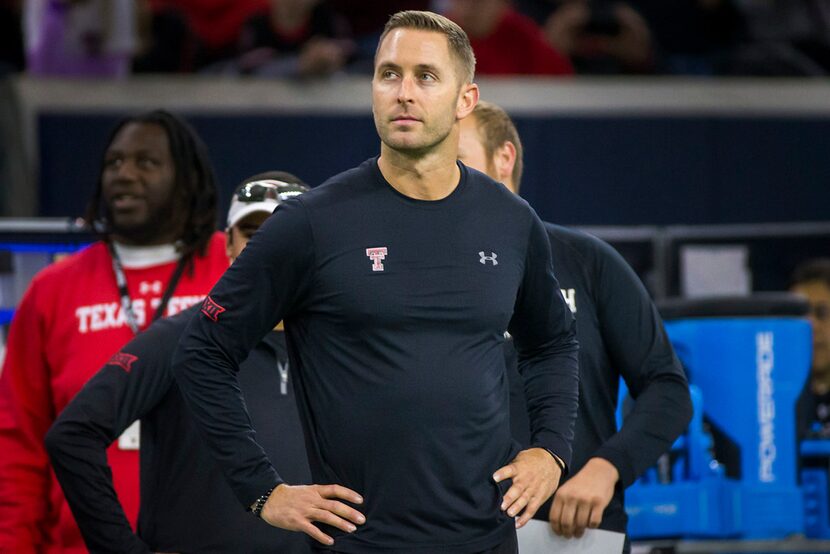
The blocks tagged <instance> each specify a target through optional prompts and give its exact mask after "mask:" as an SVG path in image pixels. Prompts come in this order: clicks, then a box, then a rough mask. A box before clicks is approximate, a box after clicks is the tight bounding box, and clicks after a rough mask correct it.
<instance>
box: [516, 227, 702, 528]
mask: <svg viewBox="0 0 830 554" xmlns="http://www.w3.org/2000/svg"><path fill="white" fill-rule="evenodd" d="M545 227H546V229H547V233H548V238H549V239H550V244H551V249H552V253H553V263H554V267H556V277H557V279H558V281H559V285H560V286H561V287H562V295H563V297H564V298H565V299H566V301H567V302H568V304H569V307H570V308H571V310H572V311H573V313H574V316H575V317H576V334H577V338H578V339H579V345H580V348H579V373H580V375H579V413H578V417H577V421H576V434H575V437H574V443H573V444H574V454H573V461H572V466H571V471H570V474H569V477H570V476H573V475H574V474H575V473H576V472H578V471H579V470H580V469H581V468H582V466H584V465H585V463H586V462H587V461H588V459H590V458H593V457H599V458H603V459H605V460H608V461H609V462H611V463H612V464H613V465H614V467H616V468H617V471H618V472H619V474H620V481H619V484H618V486H617V488H616V491H615V493H614V497H613V499H612V500H611V503H610V504H609V505H608V507H607V508H606V510H605V513H604V514H603V519H602V524H601V526H600V527H601V528H603V529H608V530H613V531H619V532H625V530H626V524H627V518H626V515H625V510H624V507H623V497H624V495H623V489H624V488H625V487H628V486H629V485H631V484H632V483H633V482H634V480H635V479H636V478H637V477H638V476H639V475H641V474H642V473H643V472H644V471H645V470H646V469H647V468H648V467H649V466H651V465H652V464H654V463H655V461H656V460H657V458H658V457H659V456H660V455H661V454H663V453H664V452H666V451H668V449H669V448H670V447H671V445H672V443H673V442H674V441H675V439H677V437H678V436H680V434H681V433H682V432H683V431H684V430H685V429H686V426H687V425H688V423H689V421H690V419H691V416H692V405H691V399H690V397H689V385H688V382H687V381H686V376H685V374H684V372H683V368H682V366H681V365H680V362H679V361H678V359H677V357H676V356H675V354H674V350H673V349H672V346H671V343H670V342H669V339H668V337H667V336H666V332H665V330H664V328H663V322H662V320H661V318H660V315H659V314H658V313H657V310H656V308H655V307H654V304H653V303H652V301H651V298H650V297H649V295H648V292H647V291H646V290H645V288H644V287H643V285H642V283H641V282H640V280H639V279H638V278H637V275H636V274H635V273H634V271H632V269H631V268H630V267H629V266H628V264H627V263H626V262H625V260H623V258H622V256H620V255H619V254H618V253H617V251H616V250H614V249H613V248H612V247H611V246H609V245H608V244H606V243H605V242H603V241H601V240H599V239H597V238H595V237H592V236H590V235H588V234H585V233H581V232H579V231H574V230H570V229H566V228H564V227H560V226H558V225H552V224H548V223H546V224H545ZM506 352H507V356H508V359H510V358H511V357H512V353H511V348H510V347H509V345H508V348H507V350H506ZM508 366H509V367H508V375H509V376H510V377H511V425H512V427H513V432H514V436H515V437H516V438H517V439H518V441H519V442H520V443H521V444H527V442H528V441H529V426H528V421H527V408H526V406H525V400H524V390H523V384H522V382H521V379H520V378H519V376H518V375H517V374H516V371H515V370H511V369H510V366H511V364H510V363H509V362H508ZM513 367H515V366H513ZM620 377H622V378H623V379H624V380H625V383H626V386H627V387H628V390H629V391H630V393H631V395H632V397H633V398H634V399H635V403H634V407H633V409H632V411H631V412H630V413H629V414H627V416H626V419H625V421H624V423H623V426H622V428H621V429H620V430H619V431H618V430H617V425H616V419H615V414H616V408H617V396H618V393H619V382H620ZM548 511H549V505H546V506H543V507H542V508H541V509H540V510H539V511H538V512H537V514H536V517H537V518H540V519H547V517H548Z"/></svg>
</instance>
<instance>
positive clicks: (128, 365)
mask: <svg viewBox="0 0 830 554" xmlns="http://www.w3.org/2000/svg"><path fill="white" fill-rule="evenodd" d="M137 359H138V356H133V355H132V354H127V353H126V352H117V353H115V354H114V355H113V356H112V358H110V360H109V361H108V362H107V365H114V366H118V367H120V368H121V369H123V370H124V371H126V372H127V373H129V372H130V370H131V369H132V367H133V362H134V361H136V360H137Z"/></svg>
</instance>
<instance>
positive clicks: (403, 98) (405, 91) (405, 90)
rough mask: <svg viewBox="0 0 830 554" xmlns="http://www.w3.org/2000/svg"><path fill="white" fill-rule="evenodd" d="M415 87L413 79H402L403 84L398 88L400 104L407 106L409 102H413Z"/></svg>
mask: <svg viewBox="0 0 830 554" xmlns="http://www.w3.org/2000/svg"><path fill="white" fill-rule="evenodd" d="M414 86H415V84H414V83H413V80H412V77H404V78H402V79H401V84H400V86H399V87H398V102H399V103H400V104H406V103H407V102H411V101H412V92H413V87H414Z"/></svg>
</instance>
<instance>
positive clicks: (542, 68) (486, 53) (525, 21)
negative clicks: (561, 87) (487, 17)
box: [470, 9, 574, 75]
mask: <svg viewBox="0 0 830 554" xmlns="http://www.w3.org/2000/svg"><path fill="white" fill-rule="evenodd" d="M470 43H471V44H472V46H473V52H475V55H476V74H477V75H573V73H574V68H573V66H572V65H571V62H570V61H569V60H568V58H566V57H565V56H563V55H562V54H560V53H559V52H558V51H556V50H554V49H553V47H552V46H551V45H550V44H548V43H547V41H546V40H545V37H544V36H543V35H542V30H541V29H540V28H539V26H538V25H536V23H535V22H534V21H533V20H532V19H530V18H529V17H526V16H524V15H522V14H520V13H518V12H517V11H515V10H513V9H507V10H505V12H504V15H503V16H502V18H501V21H499V23H498V24H497V25H496V27H495V29H493V32H492V33H490V34H489V35H488V36H486V37H477V38H473V37H470Z"/></svg>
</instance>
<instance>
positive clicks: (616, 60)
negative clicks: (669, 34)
mask: <svg viewBox="0 0 830 554" xmlns="http://www.w3.org/2000/svg"><path fill="white" fill-rule="evenodd" d="M527 3H528V2H526V3H525V4H527ZM533 8H534V9H532V10H531V11H530V13H533V14H534V15H536V16H537V17H541V18H543V21H544V33H545V37H546V38H547V41H548V42H549V43H550V44H551V45H553V47H554V48H556V49H557V50H559V51H560V52H562V53H563V54H564V55H566V56H569V57H570V58H571V61H572V62H573V64H574V66H575V67H576V71H577V73H592V74H597V73H598V74H617V73H650V72H652V71H653V67H654V46H653V41H652V33H651V30H650V29H649V26H648V24H647V23H646V21H645V19H643V17H642V16H641V15H640V14H639V13H638V12H637V11H636V10H634V8H632V7H631V5H630V4H628V3H623V2H615V3H613V4H612V3H600V2H590V1H588V0H557V1H544V2H543V1H538V0H537V1H536V2H535V3H534V6H533Z"/></svg>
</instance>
